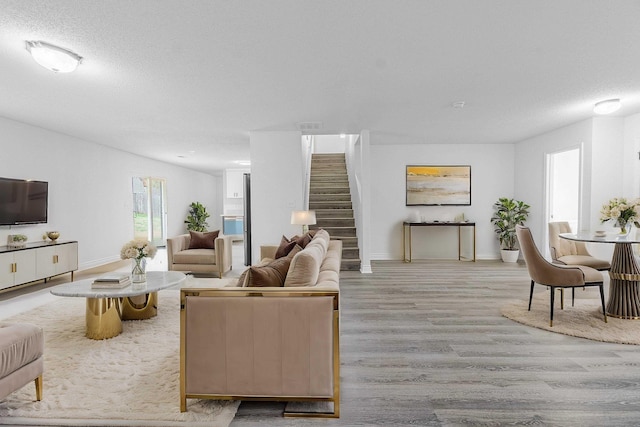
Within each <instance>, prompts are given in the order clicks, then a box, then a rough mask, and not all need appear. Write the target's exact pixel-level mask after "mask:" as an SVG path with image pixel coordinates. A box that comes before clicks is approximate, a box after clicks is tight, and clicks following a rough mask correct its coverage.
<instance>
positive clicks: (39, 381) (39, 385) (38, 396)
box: [35, 374, 42, 402]
mask: <svg viewBox="0 0 640 427" xmlns="http://www.w3.org/2000/svg"><path fill="white" fill-rule="evenodd" d="M35 384H36V400H37V401H38V402H39V401H41V400H42V374H40V375H39V376H38V378H36V379H35Z"/></svg>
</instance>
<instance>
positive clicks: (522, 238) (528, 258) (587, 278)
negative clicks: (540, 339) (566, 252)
mask: <svg viewBox="0 0 640 427" xmlns="http://www.w3.org/2000/svg"><path fill="white" fill-rule="evenodd" d="M516 235H517V236H518V243H519V244H520V250H521V251H522V256H523V257H524V261H525V263H526V264H527V270H529V276H530V277H531V289H530V291H529V311H531V300H532V299H533V285H534V284H535V283H538V284H540V285H543V286H547V287H548V288H550V290H551V292H550V295H551V301H550V303H551V310H550V313H549V326H550V327H552V326H553V304H554V298H555V294H556V289H560V290H561V291H563V290H564V289H567V288H571V306H573V305H574V300H575V288H584V287H588V286H598V287H599V288H600V302H601V303H602V313H603V315H604V321H605V323H606V322H607V311H606V309H605V306H604V286H603V280H604V279H603V277H602V273H601V272H599V271H598V270H596V269H593V268H591V267H586V266H582V265H576V266H568V265H567V266H562V265H556V264H552V263H550V262H549V261H547V260H546V259H544V257H543V256H542V254H540V251H539V250H538V248H537V247H536V244H535V242H534V241H533V236H532V235H531V230H529V228H528V227H523V226H521V225H518V226H516ZM560 298H561V303H562V308H564V304H563V301H562V300H563V299H564V293H563V292H561V294H560Z"/></svg>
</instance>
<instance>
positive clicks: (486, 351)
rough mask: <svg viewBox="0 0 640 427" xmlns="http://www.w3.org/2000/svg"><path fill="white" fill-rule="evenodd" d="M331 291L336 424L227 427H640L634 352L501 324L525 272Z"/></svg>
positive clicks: (524, 291)
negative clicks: (336, 313)
mask: <svg viewBox="0 0 640 427" xmlns="http://www.w3.org/2000/svg"><path fill="white" fill-rule="evenodd" d="M235 246H238V247H235ZM241 251H242V247H241V245H234V269H233V271H232V272H231V275H237V274H239V273H240V272H241V271H242V270H243V269H244V267H243V265H242V255H241ZM159 259H162V257H159ZM125 265H126V264H125ZM125 268H126V267H125ZM160 268H161V267H160ZM60 280H68V279H64V278H62V279H60ZM53 283H55V280H54V281H53ZM53 283H50V284H47V285H37V286H36V287H35V288H31V290H26V289H25V290H23V291H17V292H12V293H11V294H22V295H20V296H19V297H15V298H13V297H11V296H10V295H6V294H5V295H0V312H7V311H8V308H10V307H15V306H16V304H17V305H18V306H20V307H21V309H22V310H24V309H26V308H27V306H30V305H32V304H33V303H34V302H36V300H35V298H36V295H38V294H41V296H40V298H45V297H46V295H44V294H48V289H47V288H48V287H49V286H50V285H52V284H53ZM38 287H40V288H42V289H40V290H36V289H38ZM340 289H341V361H342V366H341V393H342V395H341V404H342V407H341V418H340V419H337V420H327V419H300V418H293V419H291V418H289V419H285V418H282V417H281V413H282V410H283V406H284V405H283V404H280V403H263V402H243V403H242V404H241V405H240V409H239V411H238V414H237V415H236V417H235V419H234V421H233V423H232V424H231V425H232V427H248V426H252V427H253V426H256V427H257V426H307V425H310V426H336V425H341V426H342V425H345V426H362V425H367V426H394V425H418V426H460V425H472V426H473V425H482V426H497V425H547V426H637V425H640V347H638V346H629V345H618V344H607V343H599V342H593V341H589V340H585V339H581V338H574V337H569V336H565V335H560V334H555V333H550V332H546V331H542V330H538V329H535V328H530V327H527V326H524V325H520V324H518V323H515V322H513V321H511V320H509V319H506V318H504V317H502V316H501V315H500V306H501V305H502V304H503V303H504V302H505V301H508V300H512V299H526V298H528V289H529V276H528V274H527V271H526V268H525V266H524V264H514V265H510V264H504V263H502V262H498V261H495V262H494V261H479V262H476V263H472V262H458V261H414V262H413V263H411V264H405V263H402V262H400V261H397V262H396V261H384V262H382V261H378V262H374V263H373V274H366V275H363V274H360V273H358V272H341V280H340ZM539 291H540V292H545V291H544V290H543V288H541V287H540V289H539ZM579 292H582V291H579ZM585 292H597V291H596V290H593V289H591V290H587V291H585ZM49 298H51V297H50V296H49ZM25 301H26V302H25ZM38 302H40V301H38ZM566 309H570V308H569V307H567V308H566ZM1 314H3V313H0V317H2V316H1ZM638 333H640V321H638Z"/></svg>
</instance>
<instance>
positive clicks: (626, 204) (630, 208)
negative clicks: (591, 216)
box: [600, 197, 640, 230]
mask: <svg viewBox="0 0 640 427" xmlns="http://www.w3.org/2000/svg"><path fill="white" fill-rule="evenodd" d="M638 209H640V199H634V200H627V199H625V198H624V197H620V198H618V197H616V198H613V199H611V200H609V202H607V203H605V204H604V205H602V209H601V210H600V221H601V222H603V223H604V222H607V221H611V220H613V221H615V222H616V226H617V227H620V228H622V229H623V230H624V229H625V228H626V226H627V224H628V223H630V222H633V223H634V224H636V227H638V217H639V216H640V215H639V213H638Z"/></svg>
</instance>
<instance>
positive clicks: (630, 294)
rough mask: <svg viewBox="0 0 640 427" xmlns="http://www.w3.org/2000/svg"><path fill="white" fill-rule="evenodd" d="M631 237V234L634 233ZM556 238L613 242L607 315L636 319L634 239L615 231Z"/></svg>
mask: <svg viewBox="0 0 640 427" xmlns="http://www.w3.org/2000/svg"><path fill="white" fill-rule="evenodd" d="M634 234H635V233H634ZM560 237H561V238H562V239H566V240H574V241H576V242H592V243H613V244H615V246H614V249H613V258H612V259H611V270H609V277H610V278H611V281H610V284H609V300H608V301H607V315H608V316H613V317H618V318H620V319H640V292H639V289H638V288H639V285H640V267H638V263H637V261H636V258H635V256H634V255H633V247H632V244H634V243H640V239H638V238H637V237H635V236H631V235H629V236H624V235H620V234H616V233H615V232H609V233H606V234H605V235H604V236H596V235H595V233H593V232H589V231H583V232H580V233H561V234H560Z"/></svg>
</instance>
